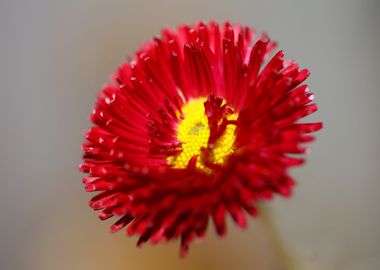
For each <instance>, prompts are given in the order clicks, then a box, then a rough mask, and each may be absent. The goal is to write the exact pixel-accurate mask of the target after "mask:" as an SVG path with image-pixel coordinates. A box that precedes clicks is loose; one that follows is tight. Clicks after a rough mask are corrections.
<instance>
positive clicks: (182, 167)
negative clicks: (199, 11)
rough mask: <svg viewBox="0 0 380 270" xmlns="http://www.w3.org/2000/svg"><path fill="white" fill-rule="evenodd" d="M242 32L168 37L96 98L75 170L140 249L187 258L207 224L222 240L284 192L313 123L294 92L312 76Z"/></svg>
mask: <svg viewBox="0 0 380 270" xmlns="http://www.w3.org/2000/svg"><path fill="white" fill-rule="evenodd" d="M275 47H276V44H275V42H273V41H270V40H269V38H268V37H267V36H266V35H265V34H264V35H262V36H260V37H258V38H256V37H254V33H253V32H252V30H251V29H250V28H248V27H242V26H241V25H230V24H229V23H225V24H224V25H223V26H222V27H219V25H218V24H217V23H215V22H212V23H210V24H208V25H205V24H203V23H197V24H196V25H195V26H187V25H183V26H180V27H179V28H178V29H177V30H176V31H174V32H172V31H171V30H169V29H164V30H163V33H162V37H161V38H154V39H153V40H152V41H150V42H148V43H146V44H144V46H142V48H141V49H140V50H139V51H138V52H137V53H136V55H135V56H134V57H133V59H132V60H131V61H129V62H125V63H123V64H122V65H121V66H120V67H119V69H118V70H117V72H116V74H115V75H114V77H113V80H112V82H111V83H109V84H108V85H106V86H105V87H104V89H103V91H102V93H101V94H100V96H99V99H98V101H97V104H96V107H95V110H94V112H93V114H92V115H91V121H92V122H93V123H94V124H95V126H93V127H91V128H90V129H89V130H88V132H87V134H86V138H87V141H86V142H85V143H84V144H83V150H84V161H83V163H82V164H81V166H80V168H81V170H82V171H83V172H85V173H88V174H89V176H87V177H85V178H84V179H83V182H84V184H85V188H86V190H87V191H89V192H93V191H100V193H99V194H98V195H96V196H95V197H94V198H92V200H91V201H90V206H91V207H92V208H93V209H95V210H101V212H100V213H99V217H100V219H102V220H104V219H107V218H110V217H112V216H119V217H120V219H119V220H118V221H117V222H116V223H115V224H114V225H113V226H112V227H111V231H112V232H116V231H118V230H120V229H122V228H123V227H125V226H127V225H128V224H129V226H128V228H127V233H128V235H135V234H137V235H139V236H140V239H139V241H138V245H141V244H143V243H144V242H146V241H150V242H151V243H157V242H159V241H166V240H171V239H174V238H177V237H181V254H182V255H184V254H185V253H186V252H187V250H188V246H189V243H190V242H191V241H192V240H193V239H194V238H197V237H198V238H199V237H203V236H204V234H205V231H206V227H207V224H208V220H209V217H212V220H213V222H214V225H215V228H216V230H217V233H218V234H219V235H223V234H224V233H225V231H226V225H225V216H226V214H227V213H229V214H230V215H231V216H232V218H233V220H234V221H235V222H236V223H237V224H238V225H239V226H240V227H244V226H245V225H246V219H245V214H246V213H248V214H249V215H252V216H255V215H256V207H255V205H256V204H257V202H259V201H262V200H267V199H270V198H272V196H273V194H274V193H279V194H281V195H283V196H289V195H290V194H291V190H292V187H293V185H294V181H293V179H292V178H291V177H290V176H289V175H288V172H287V171H288V168H289V167H291V166H295V165H300V164H302V163H303V161H304V160H303V159H302V158H299V157H295V155H289V154H305V153H306V152H307V150H308V148H306V147H304V146H303V143H306V142H310V141H312V140H313V139H314V137H312V136H310V135H309V133H311V132H314V131H317V130H319V129H320V128H321V127H322V124H321V123H307V124H305V123H298V120H299V119H300V118H302V117H305V116H307V115H309V114H311V113H313V112H315V111H316V110H317V106H316V104H314V103H311V101H312V99H313V94H311V93H309V92H308V88H307V86H306V85H302V84H301V83H302V82H303V81H304V80H305V79H306V78H307V77H308V75H309V71H308V70H306V69H304V70H299V69H298V65H297V64H296V63H294V62H293V61H284V60H283V52H282V51H280V52H278V53H277V54H275V55H274V56H273V57H272V58H271V59H270V60H269V61H268V62H267V64H266V65H264V62H265V61H266V60H267V59H268V56H269V55H270V54H271V53H272V51H273V50H274V48H275Z"/></svg>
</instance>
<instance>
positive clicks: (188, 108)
mask: <svg viewBox="0 0 380 270" xmlns="http://www.w3.org/2000/svg"><path fill="white" fill-rule="evenodd" d="M205 101H206V98H198V99H193V100H191V101H189V102H188V103H186V104H185V105H184V106H183V107H182V112H183V116H184V117H183V119H182V120H181V121H180V122H179V124H178V126H177V140H178V141H179V142H181V144H182V151H181V152H180V153H179V154H177V155H173V156H169V157H167V161H168V164H169V165H170V166H171V167H173V168H186V167H187V164H188V163H189V161H190V159H191V158H192V157H194V156H197V162H196V168H198V169H200V170H203V171H204V172H206V173H208V174H210V173H212V170H211V169H210V168H208V167H206V166H205V164H203V160H204V159H203V156H202V155H203V154H202V151H201V149H202V148H207V144H208V139H209V136H210V128H209V125H208V118H207V116H206V114H205V108H204V102H205ZM226 118H227V120H236V119H237V114H230V115H228V116H226ZM235 129H236V126H235V125H227V127H226V129H225V131H224V133H223V134H222V136H221V137H220V138H219V139H218V140H217V141H216V143H215V145H213V146H212V147H210V146H209V149H211V150H209V151H210V152H209V162H211V163H214V164H223V163H224V161H225V159H226V158H227V156H228V155H230V154H232V153H233V152H234V150H235V149H234V147H233V145H234V142H235V134H234V133H235Z"/></svg>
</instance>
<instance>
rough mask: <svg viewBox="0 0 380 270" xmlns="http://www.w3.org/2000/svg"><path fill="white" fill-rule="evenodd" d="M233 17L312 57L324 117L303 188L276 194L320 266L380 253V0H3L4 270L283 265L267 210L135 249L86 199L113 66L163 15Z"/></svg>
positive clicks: (290, 52)
mask: <svg viewBox="0 0 380 270" xmlns="http://www.w3.org/2000/svg"><path fill="white" fill-rule="evenodd" d="M199 19H201V20H210V19H217V20H219V21H224V20H226V19H228V20H231V21H232V22H241V23H242V24H244V25H249V26H253V27H255V28H257V29H258V30H259V31H267V32H268V33H269V35H270V36H271V37H272V38H274V39H276V40H277V41H279V47H280V48H281V49H284V51H285V53H286V56H287V57H289V58H293V59H296V60H297V61H298V62H299V63H300V65H301V66H302V67H308V68H309V69H310V70H311V72H312V75H311V77H310V79H309V80H308V83H309V86H310V88H311V90H312V91H314V92H315V94H316V98H317V102H318V104H319V107H320V111H319V112H318V113H317V114H316V115H315V116H313V118H312V119H313V120H322V121H324V124H325V128H324V129H323V131H321V132H319V133H318V134H317V137H318V140H317V142H316V143H314V144H313V145H312V152H311V154H310V156H309V157H308V163H307V165H306V166H304V167H302V168H298V169H295V170H294V171H293V175H294V176H295V177H296V178H297V180H298V187H297V188H296V190H295V194H294V196H293V197H292V198H291V199H290V200H288V199H282V198H277V199H276V200H275V201H274V203H273V204H272V206H273V208H274V211H275V212H276V217H277V223H278V226H279V228H280V230H281V233H282V235H283V238H284V239H285V240H286V241H287V243H288V244H289V245H290V246H291V247H292V248H293V250H294V252H295V253H297V254H298V256H300V257H301V258H302V259H303V260H304V261H306V262H307V264H308V265H309V268H308V269H329V270H332V269H345V270H354V269H355V270H361V269H363V270H365V269H369V270H372V269H378V268H379V265H380V211H379V209H378V208H379V205H380V179H379V176H380V163H379V160H380V140H379V138H380V121H379V116H380V53H379V49H380V30H379V29H380V1H377V0H373V1H364V0H363V1H356V0H348V1H346V0H341V1H338V0H336V1H331V0H323V1H302V0H300V1H295V0H293V1H273V0H261V1H245V0H234V1H218V0H192V1H178V0H162V1H153V0H151V1H145V0H139V1H135V0H124V1H115V0H108V1H101V0H83V1H75V0H67V1H50V0H45V1H44V0H31V1H19V0H1V1H0V83H1V88H0V130H1V132H0V179H1V183H0V184H1V185H0V269H4V270H7V269H10V270H13V269H38V270H45V269H91V270H96V269H268V270H275V269H280V268H278V267H277V266H275V265H276V264H275V260H276V259H275V257H276V256H275V255H274V254H273V253H271V247H270V244H268V241H267V239H266V238H265V230H264V228H263V226H262V225H260V222H259V221H258V220H252V219H251V220H250V222H249V227H248V229H247V230H246V231H243V232H242V231H239V230H238V229H236V228H235V227H234V226H229V233H228V235H227V237H225V238H224V239H223V240H220V239H218V238H217V237H215V236H214V232H213V230H209V233H208V237H207V238H206V240H205V241H204V242H203V243H202V244H194V245H192V247H191V250H190V254H189V255H188V257H187V258H186V259H185V260H181V259H179V256H178V250H177V249H178V243H175V242H174V243H171V244H168V245H159V246H157V247H150V246H146V247H144V248H143V249H138V248H135V242H136V239H131V238H127V237H125V236H124V235H123V233H118V234H109V233H108V231H107V229H108V226H109V225H110V222H100V221H98V219H97V217H96V214H95V213H94V212H92V211H91V210H90V208H89V207H88V206H87V201H88V199H89V198H90V197H91V194H86V193H85V191H84V189H83V186H82V183H81V177H82V175H81V174H80V173H79V172H78V171H77V164H78V163H79V162H80V158H81V151H80V144H81V142H82V135H83V133H84V131H85V129H86V128H87V127H88V126H89V122H88V115H89V113H90V112H91V110H92V106H93V104H94V102H95V100H96V96H97V94H98V92H99V91H100V90H101V87H102V85H103V84H104V83H105V82H106V81H107V80H108V79H109V76H110V75H111V73H112V72H113V70H114V69H115V68H116V67H117V65H118V64H119V63H121V62H122V61H123V60H124V59H125V58H126V57H127V56H128V55H131V54H133V53H134V51H135V50H136V49H137V48H138V46H139V45H140V44H141V43H142V42H143V41H146V40H148V39H150V38H151V37H152V36H153V35H156V34H159V31H160V29H161V27H163V26H175V25H177V24H181V23H192V22H194V21H195V20H199Z"/></svg>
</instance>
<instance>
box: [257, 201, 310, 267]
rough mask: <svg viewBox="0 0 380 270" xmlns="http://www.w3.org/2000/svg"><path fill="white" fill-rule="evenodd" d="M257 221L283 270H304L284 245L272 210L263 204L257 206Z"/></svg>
mask: <svg viewBox="0 0 380 270" xmlns="http://www.w3.org/2000/svg"><path fill="white" fill-rule="evenodd" d="M259 219H260V220H261V221H262V222H263V224H264V226H265V230H266V231H267V232H268V238H269V241H270V242H271V244H272V246H273V247H274V249H275V252H276V254H277V255H278V256H279V258H280V260H281V262H282V265H283V267H284V270H302V269H305V268H304V267H303V266H302V264H301V262H300V261H299V260H297V258H296V256H295V254H293V253H292V252H291V251H290V250H289V248H288V247H287V245H286V244H285V243H284V241H283V239H282V237H281V234H280V232H279V230H278V227H277V224H276V222H275V218H274V213H273V210H272V209H271V207H270V206H268V205H266V204H265V203H263V204H261V205H260V206H259Z"/></svg>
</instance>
